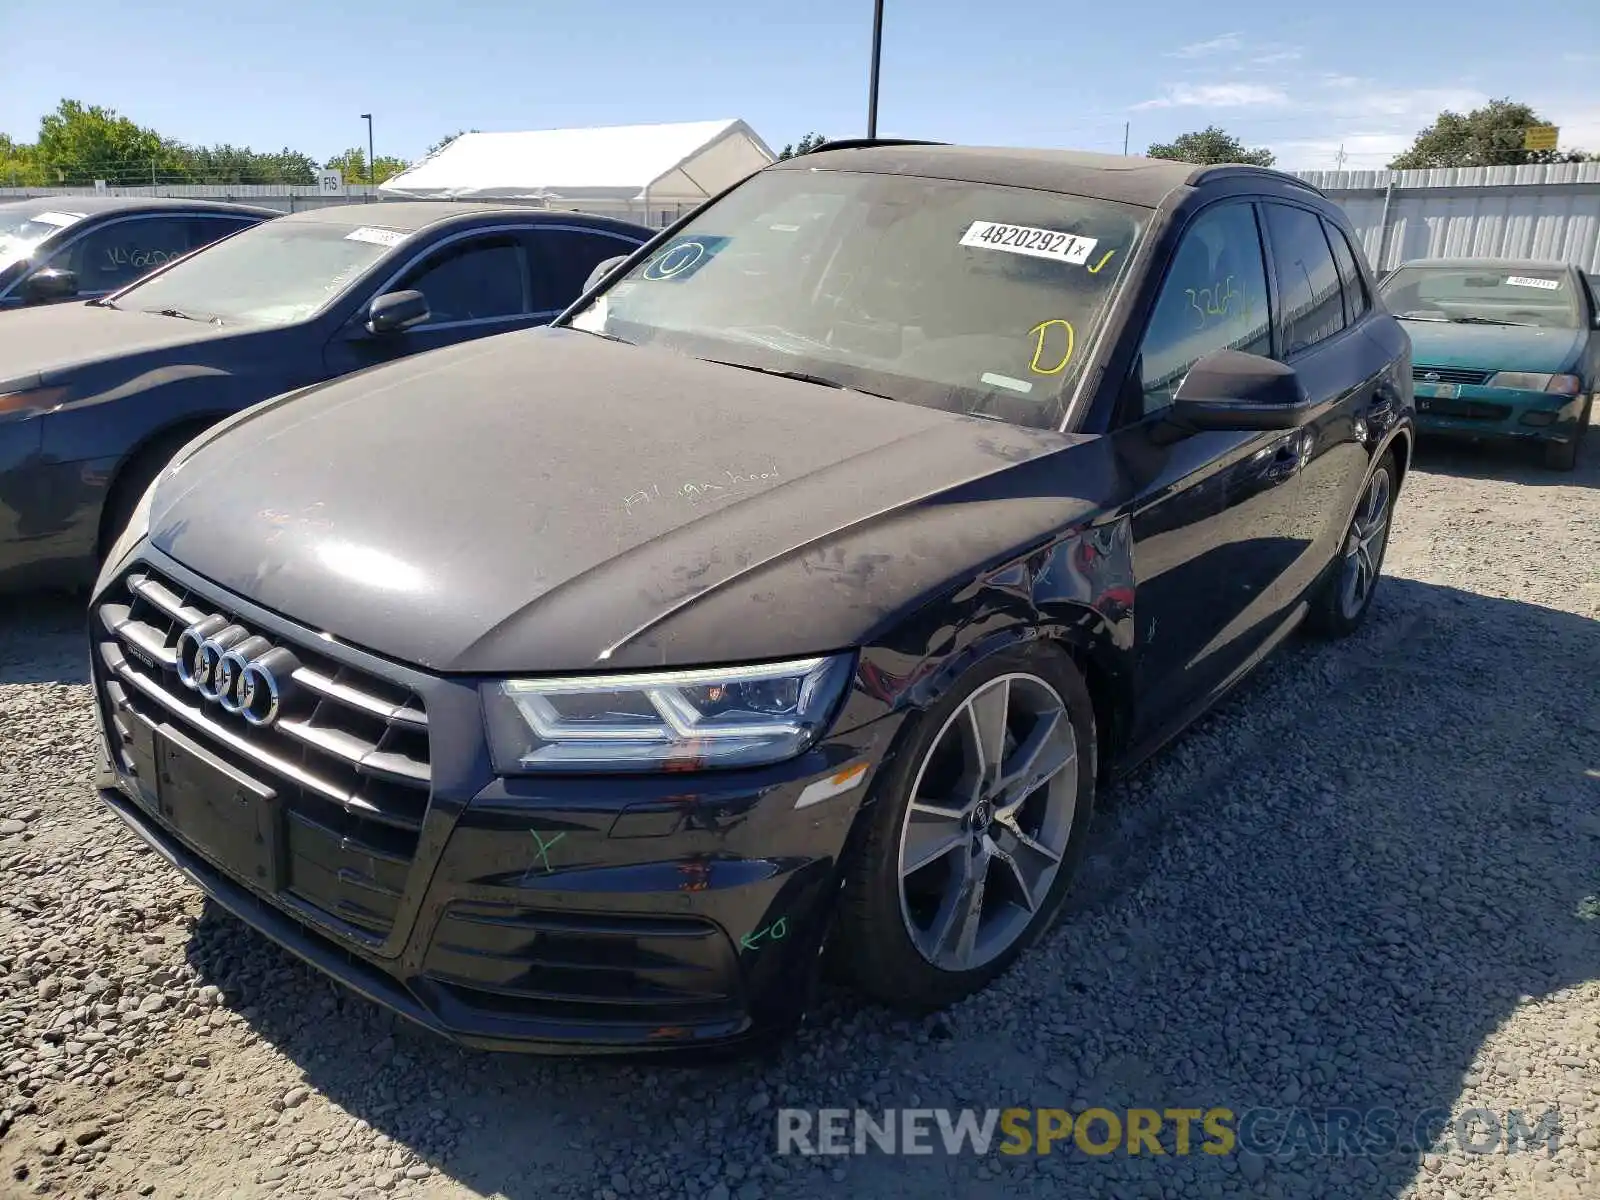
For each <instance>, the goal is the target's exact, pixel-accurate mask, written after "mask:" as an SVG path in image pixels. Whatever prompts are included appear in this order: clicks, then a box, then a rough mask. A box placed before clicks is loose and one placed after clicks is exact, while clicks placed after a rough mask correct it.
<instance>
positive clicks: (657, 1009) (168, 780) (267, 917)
mask: <svg viewBox="0 0 1600 1200" xmlns="http://www.w3.org/2000/svg"><path fill="white" fill-rule="evenodd" d="M140 557H141V558H142V559H144V561H142V562H138V563H135V564H134V566H132V567H130V568H129V569H128V570H127V571H125V572H124V573H123V574H122V576H120V577H119V579H118V580H117V582H116V583H114V584H112V585H111V586H110V587H108V588H107V589H106V591H105V593H104V594H103V595H100V596H97V597H96V598H95V601H94V603H93V604H92V605H91V613H90V625H91V642H92V652H93V667H94V681H95V687H96V694H97V701H98V703H97V706H96V707H97V712H98V715H99V717H100V721H101V726H102V730H103V731H104V733H105V735H106V736H105V738H104V762H103V766H102V772H101V776H100V779H99V780H98V785H99V790H100V796H101V798H102V800H103V801H104V802H105V803H106V804H107V806H108V807H110V808H111V809H112V811H113V812H115V813H116V814H117V815H118V816H119V817H120V818H121V819H122V820H123V821H124V822H125V823H126V824H127V825H129V826H130V827H131V828H132V829H133V830H134V832H136V833H137V834H138V835H139V836H140V837H141V838H143V839H144V840H145V841H146V842H148V843H149V844H150V845H151V846H153V847H154V848H155V849H156V851H157V852H158V853H160V854H161V855H162V856H163V857H164V858H165V859H167V861H168V862H170V863H172V864H173V865H174V866H176V867H177V868H178V869H179V870H180V871H181V872H183V874H184V875H186V876H187V877H188V878H189V879H190V880H191V881H192V882H194V883H195V884H196V885H197V886H199V887H200V888H201V889H202V890H203V891H205V892H206V893H207V894H208V895H209V896H211V897H212V898H213V899H215V900H216V901H217V902H218V903H220V904H221V905H222V906H223V907H225V908H227V909H228V910H230V911H231V912H233V913H234V914H235V915H236V916H238V917H239V918H241V919H242V920H244V921H245V922H246V923H248V924H250V925H252V926H254V927H255V928H256V929H258V930H259V931H260V932H262V933H263V934H265V935H266V936H268V937H269V938H271V939H273V940H274V941H276V942H278V943H280V944H281V945H283V946H284V947H286V948H287V949H289V950H290V951H291V952H293V953H295V954H296V955H298V956H299V957H301V958H302V959H304V960H305V961H307V962H309V963H310V964H311V965H313V966H315V967H317V968H318V969H319V970H322V971H324V972H326V973H327V974H329V975H331V976H333V977H334V978H336V979H338V980H339V981H340V982H342V983H344V984H345V985H346V986H348V987H350V988H351V989H352V990H354V991H356V992H359V993H360V994H362V995H364V996H367V997H368V998H369V999H371V1000H373V1001H376V1002H377V1003H379V1004H382V1005H384V1006H385V1007H387V1008H389V1009H391V1010H393V1011H394V1012H396V1013H398V1014H400V1015H401V1016H404V1017H406V1018H408V1019H410V1020H412V1021H414V1022H416V1023H418V1024H420V1025H423V1026H424V1027H426V1028H428V1029H431V1030H433V1031H434V1032H436V1033H439V1034H441V1035H442V1036H445V1037H448V1038H451V1039H453V1040H455V1041H458V1042H461V1043H463V1044H467V1045H472V1046H476V1047H481V1048H486V1049H496V1050H524V1051H545V1052H556V1053H575V1052H588V1053H605V1052H633V1051H639V1050H667V1051H672V1050H677V1051H683V1050H686V1049H692V1048H697V1047H709V1046H718V1045H724V1044H731V1043H738V1042H742V1041H745V1040H749V1039H753V1038H758V1037H762V1036H765V1035H767V1034H770V1033H773V1032H778V1031H781V1030H782V1029H784V1028H787V1027H788V1026H790V1025H792V1024H793V1023H794V1022H795V1021H796V1020H798V1019H799V1017H800V1016H801V1015H802V1013H803V1011H804V1007H805V1004H806V1001H807V1000H808V999H809V996H810V994H811V992H812V989H813V985H814V982H815V978H816V973H817V967H818V962H819V956H820V951H821V948H822V945H823V943H824V940H825V938H826V935H827V931H828V924H829V921H830V920H831V916H832V909H833V904H832V900H833V897H834V896H835V895H836V894H837V891H838V887H839V883H840V878H841V877H840V871H839V863H840V860H841V858H842V856H843V855H844V853H845V852H846V847H847V844H848V842H849V839H850V835H851V831H852V829H853V827H854V823H855V818H856V815H857V813H858V811H859V810H860V807H861V804H862V802H863V799H864V798H865V797H866V796H867V795H868V793H869V789H870V787H871V777H872V774H873V770H874V769H875V765H876V763H877V762H878V761H879V759H880V758H881V757H882V755H883V753H884V751H885V749H886V745H887V742H888V739H889V738H890V737H892V734H893V731H894V726H895V724H896V722H895V720H894V719H893V718H889V717H885V716H884V715H883V714H882V713H881V712H877V711H872V712H868V709H869V708H870V705H867V706H863V705H861V704H860V703H859V702H858V701H856V700H855V699H853V700H852V702H850V703H848V704H847V707H846V711H845V714H844V715H843V716H842V717H841V718H840V720H839V722H837V729H838V730H841V731H843V732H835V733H834V734H833V735H831V736H830V737H829V738H828V739H826V740H824V741H823V742H822V743H819V744H818V745H817V746H816V747H814V748H813V749H811V750H810V751H808V752H807V753H806V754H805V755H802V756H801V757H800V758H798V759H796V760H793V761H791V762H789V763H784V764H780V765H778V766H775V767H771V768H764V769H761V770H757V771H739V772H715V773H712V772H707V773H697V774H679V775H662V776H655V777H648V778H647V777H635V778H620V777H611V778H602V777H590V778H576V777H569V778H560V779H557V778H551V779H498V778H495V777H494V776H493V775H492V774H491V773H490V771H489V767H488V754H487V748H486V746H485V745H484V740H483V733H482V721H481V709H480V706H479V701H478V694H477V689H478V682H479V681H477V680H457V679H439V678H424V677H422V676H419V675H417V674H415V673H413V672H411V671H409V670H408V669H406V668H402V667H398V666H396V665H395V664H389V663H385V662H382V661H381V660H377V659H375V658H373V657H372V656H369V655H366V654H365V653H363V652H361V651H359V650H356V649H354V648H351V647H346V646H342V645H339V644H337V643H328V642H325V641H324V642H321V643H320V644H317V645H316V652H317V653H320V654H321V655H322V656H323V658H322V659H321V660H319V661H320V662H323V663H324V664H325V669H326V670H329V671H333V670H337V671H338V672H339V678H340V679H342V680H347V681H351V680H353V681H357V682H359V681H362V680H366V679H369V678H370V679H371V680H373V681H374V686H376V685H377V684H379V683H381V684H383V685H385V686H388V685H394V686H395V687H396V688H398V689H402V690H409V692H410V693H411V694H412V696H413V697H414V698H415V701H414V703H415V706H416V707H418V708H425V711H426V720H427V730H428V733H427V743H428V749H427V750H426V751H417V750H413V751H412V752H411V753H412V754H413V755H414V756H417V755H420V756H421V757H422V758H423V759H424V760H425V763H426V769H427V770H428V772H429V775H430V776H431V777H430V778H429V779H428V781H427V790H426V793H425V794H422V793H417V794H416V816H415V820H414V821H411V822H410V824H409V825H408V826H406V827H404V828H402V824H403V820H404V809H403V804H404V803H406V801H407V796H408V795H410V794H411V793H403V792H395V791H394V789H393V788H391V787H390V785H389V784H388V783H386V782H384V781H382V780H381V779H374V780H362V779H361V778H360V775H361V773H362V771H363V770H364V771H367V772H373V771H377V770H378V768H377V767H375V766H369V767H367V768H362V769H358V771H357V772H356V773H354V774H351V775H349V776H348V778H350V779H356V780H357V783H358V785H361V786H365V785H366V784H369V783H370V784H374V785H376V784H382V787H380V788H378V789H377V790H368V791H366V792H364V793H362V794H361V795H358V796H355V798H354V799H353V800H352V801H351V802H350V803H348V804H345V805H338V804H335V803H332V802H330V801H329V800H328V797H327V795H326V794H322V793H318V792H316V791H315V790H314V789H309V788H306V787H302V786H300V784H301V782H303V781H304V780H305V779H311V780H312V782H315V783H317V784H318V785H319V786H322V785H324V784H326V782H327V781H328V780H329V779H330V778H332V775H331V774H330V773H329V771H330V770H331V768H328V769H325V768H324V764H323V761H322V759H321V757H320V756H319V755H317V754H315V753H311V752H302V753H301V754H300V756H299V761H298V762H293V761H286V760H287V759H288V758H289V757H290V756H288V755H285V754H284V753H283V752H282V751H281V749H278V748H275V747H274V746H271V745H269V744H268V743H266V742H265V741H264V740H262V739H261V737H260V736H259V735H258V731H254V730H252V729H251V728H250V727H248V726H246V725H244V724H243V722H242V720H240V719H239V718H236V717H230V716H228V715H227V714H225V713H223V712H221V711H220V710H219V709H217V708H216V707H215V706H214V705H207V704H206V703H205V702H203V701H201V700H199V698H198V697H196V696H194V694H193V693H191V692H188V691H187V690H186V689H184V688H183V687H182V685H181V684H179V683H178V682H177V680H176V675H175V672H174V671H172V670H171V669H170V668H169V667H167V666H166V664H164V662H163V659H162V655H161V648H160V647H161V642H162V640H163V639H165V638H168V637H169V636H170V637H173V638H175V635H170V634H169V633H166V632H163V626H162V624H161V621H162V613H161V612H160V611H158V607H157V606H156V605H154V604H153V603H152V602H151V601H150V600H149V599H146V598H144V597H145V596H155V597H157V598H158V599H160V601H161V603H162V604H164V605H166V606H167V607H168V608H171V607H173V599H174V598H175V597H176V598H178V599H179V600H180V601H181V605H182V608H183V610H184V617H187V616H189V615H191V614H192V612H193V611H194V610H216V611H222V612H225V613H226V614H227V615H228V616H230V618H232V619H233V620H235V621H237V622H239V623H241V624H244V625H246V626H248V627H249V628H250V630H251V631H252V632H257V633H260V634H262V635H263V636H266V637H268V638H269V639H271V640H273V641H274V642H277V643H279V644H286V645H292V646H302V645H310V644H312V643H313V642H315V640H316V637H317V635H316V634H315V633H314V632H312V631H307V630H303V629H299V628H297V627H295V626H293V625H292V624H291V623H289V622H287V621H285V620H283V619H282V618H281V617H277V616H275V615H274V614H271V613H267V612H265V611H262V610H257V609H255V608H254V607H253V606H252V605H250V604H248V603H247V602H245V601H242V600H239V599H238V598H236V597H232V596H229V595H227V594H226V593H224V592H222V591H221V590H220V589H217V588H215V587H214V586H213V585H211V584H209V583H207V582H205V581H204V580H201V579H199V578H197V577H195V576H192V575H191V574H189V573H188V572H186V571H184V570H183V568H181V567H180V566H179V565H178V564H176V563H173V562H171V561H170V560H166V559H164V557H163V556H161V555H159V554H158V553H157V552H155V551H153V550H149V549H145V550H144V551H142V552H141V555H140ZM130 579H134V580H138V581H140V587H141V588H142V589H143V590H142V592H141V593H140V594H139V595H134V594H132V593H130V592H128V591H127V588H128V587H129V583H130ZM151 579H155V580H158V581H160V582H161V589H162V590H152V589H150V587H149V586H148V581H149V580H151ZM130 600H131V603H128V602H127V601H130ZM168 615H170V614H168ZM182 623H183V618H177V619H174V620H172V621H170V622H168V623H167V624H168V625H170V626H171V627H172V628H180V627H181V625H182ZM152 630H153V631H154V633H152ZM335 664H336V665H335ZM335 715H336V716H337V714H335ZM864 715H865V716H868V717H870V718H873V719H866V720H863V719H861V718H862V717H863V716H864ZM316 720H318V718H317V717H315V716H313V717H312V718H311V721H313V722H315V721H316ZM281 723H282V722H280V724H281ZM349 728H351V729H357V728H359V726H358V725H357V724H356V723H353V722H352V723H349ZM252 737H256V738H257V740H256V741H254V742H252V741H251V740H250V739H251V738H252ZM379 744H381V745H388V744H389V743H388V742H384V741H383V740H382V738H380V743H379ZM369 757H371V760H372V762H373V763H378V761H379V756H369ZM385 761H386V762H387V764H388V766H389V767H391V768H392V767H393V766H394V763H393V762H392V761H390V760H385ZM862 763H866V764H868V770H867V772H866V774H865V775H864V776H862V777H861V780H860V782H859V783H858V784H857V785H856V786H854V787H852V788H851V789H849V790H848V791H844V792H841V793H840V794H838V795H835V796H833V797H831V798H829V799H826V800H824V801H822V802H820V803H816V804H808V805H806V806H805V807H796V805H797V801H798V800H799V797H800V795H801V793H802V792H804V791H805V789H806V788H807V787H810V786H812V785H814V784H817V783H818V782H819V781H826V780H828V779H830V778H832V777H833V776H835V775H837V774H838V773H839V772H840V771H841V770H843V769H845V768H849V767H852V766H855V765H859V764H862ZM380 773H381V772H380ZM341 778H344V777H341ZM412 782H415V781H412ZM341 786H343V785H342V784H341ZM812 794H815V792H813V793H812ZM391 796H398V799H396V800H394V801H393V804H392V805H391V801H390V797H391ZM369 801H371V802H372V803H376V804H377V805H378V806H379V807H380V808H382V807H384V806H389V810H388V811H376V812H375V811H373V810H371V805H370V804H369ZM363 805H368V807H366V808H364V807H363ZM375 818H376V819H377V823H376V824H375V823H374V820H375ZM384 822H387V824H385V823H384ZM241 830H243V836H241V833H240V831H241Z"/></svg>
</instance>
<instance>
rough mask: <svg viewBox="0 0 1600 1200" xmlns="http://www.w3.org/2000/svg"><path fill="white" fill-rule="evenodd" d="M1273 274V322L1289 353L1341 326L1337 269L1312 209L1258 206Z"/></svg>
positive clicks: (1320, 225) (1269, 205)
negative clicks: (1264, 222)
mask: <svg viewBox="0 0 1600 1200" xmlns="http://www.w3.org/2000/svg"><path fill="white" fill-rule="evenodd" d="M1262 208H1263V211H1264V212H1265V214H1266V218H1267V233H1268V234H1269V235H1270V237H1271V239H1272V265H1273V268H1274V269H1275V270H1276V272H1277V276H1278V322H1279V324H1280V326H1281V327H1282V330H1283V353H1284V357H1286V358H1287V357H1288V356H1289V355H1291V354H1294V353H1296V352H1297V351H1300V350H1304V349H1306V347H1308V346H1315V345H1316V344H1317V343H1318V342H1320V341H1322V340H1323V339H1324V338H1330V337H1332V336H1333V335H1334V334H1336V333H1338V332H1339V331H1340V330H1341V329H1343V328H1344V302H1343V300H1341V299H1340V291H1339V272H1338V270H1337V269H1336V268H1335V267H1334V265H1333V252H1332V251H1331V250H1329V249H1328V239H1327V238H1326V237H1324V236H1323V234H1322V220H1321V218H1319V217H1318V216H1317V215H1316V213H1313V212H1309V211H1307V210H1306V209H1303V208H1291V207H1290V206H1289V205H1287V204H1266V205H1263V206H1262Z"/></svg>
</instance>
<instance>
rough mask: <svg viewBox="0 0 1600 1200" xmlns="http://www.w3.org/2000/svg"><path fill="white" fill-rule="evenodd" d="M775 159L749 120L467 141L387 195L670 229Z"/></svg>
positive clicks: (399, 180) (388, 184) (388, 185)
mask: <svg viewBox="0 0 1600 1200" xmlns="http://www.w3.org/2000/svg"><path fill="white" fill-rule="evenodd" d="M774 157H775V156H774V155H773V153H772V150H771V149H770V148H769V147H768V146H767V144H766V143H765V142H763V141H762V140H761V139H760V138H759V137H757V136H756V134H755V131H754V130H752V129H751V128H750V126H748V125H746V124H745V123H744V122H743V121H739V120H725V121H691V122H685V123H679V124H667V125H609V126H598V127H595V128H592V129H539V130H531V131H528V132H523V133H464V134H462V135H461V136H460V137H458V138H456V139H455V140H454V141H453V142H451V143H450V144H449V145H447V146H445V147H444V148H443V149H442V150H440V151H439V152H438V153H437V154H434V155H431V156H429V157H428V158H425V159H423V160H422V161H421V162H419V163H418V164H417V165H416V166H414V167H411V168H409V169H408V170H405V171H402V172H401V173H400V174H398V175H396V176H395V177H394V178H392V179H389V180H386V181H385V182H383V183H382V184H380V185H379V187H378V190H379V192H380V193H382V194H383V196H385V197H386V198H400V197H414V198H417V199H428V200H516V201H522V202H525V203H526V202H532V203H537V204H543V205H545V206H547V207H549V208H558V209H568V210H576V211H580V212H590V213H600V214H604V215H606V216H614V217H623V218H625V219H627V220H632V221H639V222H641V223H644V224H648V225H656V226H660V225H664V224H666V223H667V222H668V221H671V220H674V219H676V218H677V216H678V215H679V214H680V213H682V212H685V211H687V210H688V209H690V208H693V207H694V206H695V205H696V204H699V203H700V202H701V201H702V200H704V199H705V198H706V197H708V196H713V195H715V194H716V193H717V192H719V191H721V190H722V189H723V188H725V187H727V186H729V185H730V184H733V183H736V182H738V181H739V180H741V179H743V178H744V177H745V176H747V175H749V174H750V173H751V172H753V171H758V170H760V169H761V168H762V167H764V166H766V165H767V164H768V163H770V162H771V161H772V160H773V158H774Z"/></svg>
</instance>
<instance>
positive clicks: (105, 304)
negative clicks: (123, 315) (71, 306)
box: [84, 300, 122, 312]
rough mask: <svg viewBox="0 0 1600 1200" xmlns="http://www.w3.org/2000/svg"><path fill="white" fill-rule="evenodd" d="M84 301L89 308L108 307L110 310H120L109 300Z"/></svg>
mask: <svg viewBox="0 0 1600 1200" xmlns="http://www.w3.org/2000/svg"><path fill="white" fill-rule="evenodd" d="M84 303H85V304H87V305H88V306H89V307H90V308H109V309H110V310H111V311H112V312H121V311H122V310H121V309H119V308H118V307H117V306H116V305H115V304H113V303H111V301H109V300H85V301H84Z"/></svg>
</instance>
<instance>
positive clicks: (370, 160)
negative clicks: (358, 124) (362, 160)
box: [361, 113, 378, 200]
mask: <svg viewBox="0 0 1600 1200" xmlns="http://www.w3.org/2000/svg"><path fill="white" fill-rule="evenodd" d="M361 119H362V120H363V121H365V122H366V123H367V182H368V183H369V184H371V185H372V191H369V192H368V193H367V199H368V200H371V199H372V198H373V196H374V194H375V193H376V190H377V187H378V161H377V159H375V158H374V157H373V155H372V114H371V113H362V114H361Z"/></svg>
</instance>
